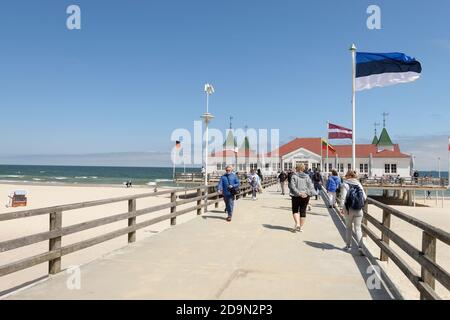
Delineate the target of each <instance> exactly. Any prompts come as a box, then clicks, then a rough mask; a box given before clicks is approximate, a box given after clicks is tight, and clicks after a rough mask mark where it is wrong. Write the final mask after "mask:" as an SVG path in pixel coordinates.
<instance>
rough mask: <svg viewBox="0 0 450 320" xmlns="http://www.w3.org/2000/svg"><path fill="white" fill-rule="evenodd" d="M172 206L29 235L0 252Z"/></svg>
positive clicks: (3, 245)
mask: <svg viewBox="0 0 450 320" xmlns="http://www.w3.org/2000/svg"><path fill="white" fill-rule="evenodd" d="M174 205H175V203H167V204H162V205H158V206H154V207H150V208H145V209H141V210H137V211H135V212H126V213H121V214H116V215H113V216H109V217H105V218H99V219H95V220H91V221H86V222H82V223H78V224H74V225H71V226H68V227H64V228H62V229H61V230H54V231H46V232H42V233H37V234H34V235H30V236H25V237H21V238H17V239H12V240H7V241H3V242H0V252H4V251H9V250H13V249H17V248H20V247H24V246H27V245H31V244H35V243H38V242H41V241H45V240H48V239H50V238H52V237H55V236H58V235H61V236H66V235H70V234H73V233H77V232H80V231H85V230H88V229H92V228H96V227H101V226H103V225H107V224H111V223H114V222H118V221H121V220H125V219H130V218H133V217H138V216H141V215H144V214H148V213H153V212H157V211H160V210H164V209H167V208H170V207H172V206H174Z"/></svg>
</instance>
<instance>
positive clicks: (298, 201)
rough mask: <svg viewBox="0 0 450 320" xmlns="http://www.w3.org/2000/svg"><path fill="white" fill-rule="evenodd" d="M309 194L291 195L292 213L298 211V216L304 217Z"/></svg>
mask: <svg viewBox="0 0 450 320" xmlns="http://www.w3.org/2000/svg"><path fill="white" fill-rule="evenodd" d="M309 198H310V197H309V196H308V197H306V198H302V197H292V198H291V199H292V214H294V213H300V217H302V218H306V208H307V207H308V203H309Z"/></svg>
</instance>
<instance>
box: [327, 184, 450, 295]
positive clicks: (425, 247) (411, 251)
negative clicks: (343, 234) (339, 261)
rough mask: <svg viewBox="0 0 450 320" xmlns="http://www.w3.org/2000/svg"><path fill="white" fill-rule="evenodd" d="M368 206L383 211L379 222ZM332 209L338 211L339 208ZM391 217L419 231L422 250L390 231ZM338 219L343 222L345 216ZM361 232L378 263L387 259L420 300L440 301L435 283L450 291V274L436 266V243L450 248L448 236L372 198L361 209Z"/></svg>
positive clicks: (449, 235)
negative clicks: (374, 250) (376, 251)
mask: <svg viewBox="0 0 450 320" xmlns="http://www.w3.org/2000/svg"><path fill="white" fill-rule="evenodd" d="M323 192H324V194H325V196H326V198H327V199H328V195H327V192H326V190H325V189H323ZM369 204H372V205H374V206H376V207H378V208H380V209H382V210H383V216H382V221H378V220H377V219H376V218H375V217H374V216H373V215H371V214H370V213H369ZM334 210H336V212H337V210H338V209H334ZM339 216H340V215H339ZM392 216H394V217H396V218H399V219H401V220H403V221H405V222H407V223H409V224H410V225H412V226H414V227H416V228H418V229H420V230H422V248H421V250H419V249H417V248H416V247H415V246H413V245H412V244H410V243H409V242H408V241H407V240H405V239H404V238H402V237H401V236H399V235H398V234H397V233H396V232H395V231H393V230H392V229H391V217H392ZM340 217H341V219H342V220H344V221H345V218H344V217H342V216H340ZM369 223H370V224H372V225H373V226H374V227H375V228H377V229H378V230H380V231H381V238H379V237H378V236H377V235H376V234H375V233H374V232H373V231H372V230H371V229H370V228H369ZM362 231H363V236H364V237H367V236H369V237H370V238H371V239H372V240H373V242H374V243H375V244H376V245H377V246H378V247H380V261H388V259H389V258H390V259H391V260H392V261H393V262H394V263H395V264H396V265H397V267H398V268H399V269H400V270H401V271H402V272H403V273H404V274H405V276H406V277H407V278H408V279H409V280H410V281H411V283H412V284H413V285H414V286H415V287H416V288H417V290H418V291H419V292H420V299H422V300H440V299H441V298H440V297H439V295H438V294H437V293H436V291H435V281H436V280H437V281H439V282H440V283H441V284H442V285H443V286H444V287H445V288H446V289H447V290H450V274H449V273H448V272H447V271H446V270H445V269H444V268H443V267H442V266H440V265H438V264H437V263H436V242H437V240H439V241H441V242H443V243H444V244H447V245H450V233H448V232H446V231H444V230H442V229H439V228H436V227H434V226H432V225H430V224H428V223H425V222H423V221H421V220H419V219H416V218H414V217H411V216H409V215H407V214H405V213H403V212H400V211H398V210H396V209H394V208H391V207H389V206H388V205H385V204H383V203H381V202H379V201H376V200H374V199H372V198H368V199H367V201H366V204H365V206H364V216H363V223H362ZM390 241H392V242H393V243H395V244H396V245H397V246H398V247H399V248H400V249H401V250H402V251H403V252H405V253H406V254H407V255H409V256H410V257H411V258H413V259H414V260H415V261H416V262H417V263H418V264H419V265H420V267H421V274H420V275H419V274H418V273H417V272H416V271H415V270H414V269H413V268H412V267H411V266H410V265H409V264H408V263H407V262H406V261H405V260H404V259H403V258H402V257H400V255H399V254H398V253H397V252H396V251H395V250H393V248H392V247H391V246H390V245H389V244H390Z"/></svg>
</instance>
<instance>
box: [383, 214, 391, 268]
mask: <svg viewBox="0 0 450 320" xmlns="http://www.w3.org/2000/svg"><path fill="white" fill-rule="evenodd" d="M383 226H385V227H386V228H387V229H390V228H391V214H390V213H389V211H387V210H383ZM381 241H383V242H384V243H385V244H386V245H387V246H389V237H388V236H387V234H386V233H385V232H384V231H381ZM380 260H381V261H388V260H389V257H388V255H387V254H386V252H384V251H383V250H381V251H380Z"/></svg>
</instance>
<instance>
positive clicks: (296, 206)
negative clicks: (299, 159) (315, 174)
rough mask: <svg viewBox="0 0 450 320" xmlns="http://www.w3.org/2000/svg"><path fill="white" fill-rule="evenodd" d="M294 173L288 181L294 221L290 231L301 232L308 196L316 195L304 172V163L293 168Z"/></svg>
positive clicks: (309, 179)
mask: <svg viewBox="0 0 450 320" xmlns="http://www.w3.org/2000/svg"><path fill="white" fill-rule="evenodd" d="M295 170H296V173H295V174H293V175H292V177H291V181H290V183H289V190H290V196H291V197H292V214H293V217H294V221H295V226H294V229H292V232H297V231H299V232H303V226H304V225H305V221H306V208H307V207H308V203H309V199H310V197H312V196H314V195H316V191H315V190H314V184H313V183H312V181H311V178H310V177H309V176H308V175H307V174H306V173H304V172H303V171H305V165H304V164H299V165H297V167H296V168H295Z"/></svg>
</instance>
